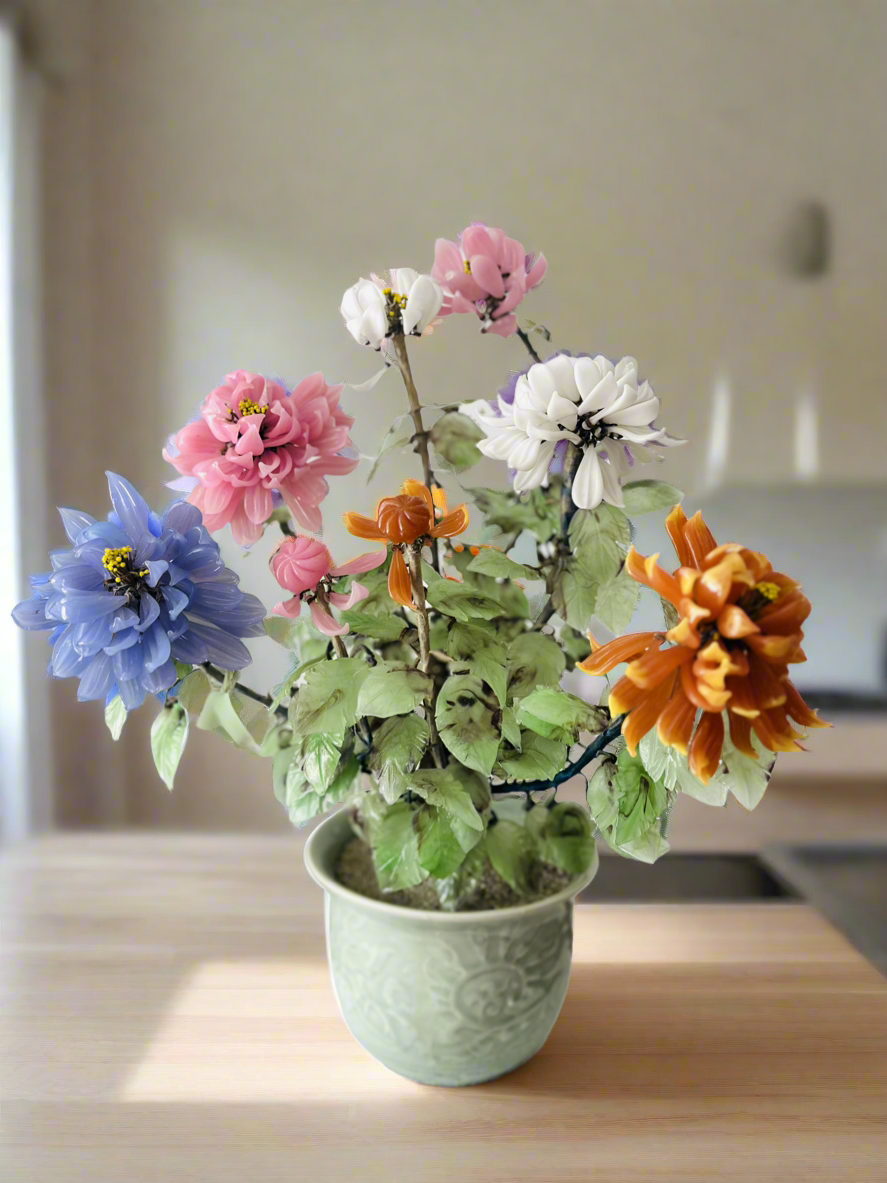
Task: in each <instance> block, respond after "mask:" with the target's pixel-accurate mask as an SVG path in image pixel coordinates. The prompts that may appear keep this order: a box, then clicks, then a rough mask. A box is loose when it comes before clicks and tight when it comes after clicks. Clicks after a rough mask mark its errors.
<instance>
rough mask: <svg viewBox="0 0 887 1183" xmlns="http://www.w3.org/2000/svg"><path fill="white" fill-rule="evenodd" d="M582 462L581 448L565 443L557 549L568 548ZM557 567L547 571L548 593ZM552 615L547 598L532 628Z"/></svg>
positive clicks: (550, 605) (541, 624)
mask: <svg viewBox="0 0 887 1183" xmlns="http://www.w3.org/2000/svg"><path fill="white" fill-rule="evenodd" d="M581 463H582V449H581V448H577V447H576V445H575V444H573V443H569V444H567V454H566V456H565V457H564V476H563V484H562V486H561V528H560V534H559V536H558V543H559V547H558V549H559V550H562V549H566V550H567V551H569V548H570V523H571V522H572V520H573V517H574V515H575V513H576V506H575V504H574V503H573V493H572V490H573V481H574V479H575V477H576V473H577V472H578V470H579V465H580V464H581ZM557 573H558V567H557V565H555V566H554V567H553V568H552V570H551V571H550V572H549V576H548V579H549V588H548V593H549V596H550V595H551V586H550V584H551V581H552V580H554V579H555V578H556V577H557ZM552 616H554V605H553V603H552V602H551V600H550V599H549V601H548V603H547V604H546V605H545V607H544V608H543V609H542V611H541V612H540V613H539V615H538V616H537V617H536V620H535V622H534V624H533V628H534V629H540V628H542V627H543V626H544V625H546V624H547V623H548V621H549V620H551V618H552Z"/></svg>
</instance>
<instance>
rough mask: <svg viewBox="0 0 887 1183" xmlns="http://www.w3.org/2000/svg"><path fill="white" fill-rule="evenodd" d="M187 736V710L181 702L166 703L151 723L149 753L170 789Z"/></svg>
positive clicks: (161, 777)
mask: <svg viewBox="0 0 887 1183" xmlns="http://www.w3.org/2000/svg"><path fill="white" fill-rule="evenodd" d="M187 738H188V712H187V711H186V710H185V708H184V707H183V706H182V705H181V703H178V702H170V703H167V704H166V706H164V707H163V708H162V709H161V711H160V714H159V715H158V716H157V718H156V719H155V720H154V722H153V723H152V725H151V755H152V756H153V757H154V767H155V768H156V769H157V772H158V774H159V776H160V779H161V780H162V781H163V783H164V784H165V785H166V787H167V788H168V789H172V786H173V781H174V780H175V775H176V769H177V768H178V766H179V760H181V758H182V752H183V751H184V750H185V741H186V740H187Z"/></svg>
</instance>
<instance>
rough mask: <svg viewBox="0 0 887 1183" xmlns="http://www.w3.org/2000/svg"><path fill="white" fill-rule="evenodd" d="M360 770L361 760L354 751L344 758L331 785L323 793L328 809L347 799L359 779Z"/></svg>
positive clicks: (324, 802) (324, 803)
mask: <svg viewBox="0 0 887 1183" xmlns="http://www.w3.org/2000/svg"><path fill="white" fill-rule="evenodd" d="M359 772H360V761H359V760H358V758H357V757H356V756H355V755H354V754H353V753H352V754H351V755H350V756H348V758H347V759H345V760H343V761H342V762H341V764H340V765H339V767H338V769H337V770H336V775H335V776H334V777H333V779H332V781H331V782H330V787H329V788H328V789H327V791H326V792H325V793H324V795H323V807H324V809H328V808H329V807H330V806H331V805H337V804H338V803H339V802H340V801H345V800H346V799H347V798H348V796H349V794H350V793H351V791H352V789H353V788H354V782H355V780H357V777H358V773H359Z"/></svg>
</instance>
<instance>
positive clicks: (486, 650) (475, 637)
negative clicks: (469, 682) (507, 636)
mask: <svg viewBox="0 0 887 1183" xmlns="http://www.w3.org/2000/svg"><path fill="white" fill-rule="evenodd" d="M446 645H447V652H448V653H449V654H450V656H451V657H454V658H456V661H457V664H460V665H461V664H462V663H463V662H464V663H467V665H468V667H469V671H470V672H471V673H472V674H474V675H475V677H478V678H482V679H483V680H484V681H485V682H486V683H487V684H488V685H489V686H490V687H491V688H492V690H493V692H494V693H495V695H496V697H497V698H498V700H499V705H500V706H503V705H504V704H505V646H504V645H503V644H502V642H501V641H499V640H498V639H497V637H496V634H495V632H493V630H492V628H491V627H490V626H489V625H487V624H479V623H474V624H464V623H460V622H459V621H457V620H454V621H451V623H450V629H449V634H448V636H447V642H446Z"/></svg>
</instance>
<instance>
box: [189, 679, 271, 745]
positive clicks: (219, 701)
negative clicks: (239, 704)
mask: <svg viewBox="0 0 887 1183" xmlns="http://www.w3.org/2000/svg"><path fill="white" fill-rule="evenodd" d="M197 726H198V727H199V728H200V730H201V731H213V732H215V733H216V734H217V735H221V736H223V737H224V738H225V739H229V740H230V741H231V742H232V743H233V744H234V745H235V746H236V747H238V748H245V749H246V751H248V752H254V753H256V754H257V753H258V751H259V747H258V745H257V743H256V741H255V740H254V739H253V737H252V735H250V732H249V729H248V728H247V726H246V724H245V723H244V722H243V720H242V719H241V718H240V716H239V715H238V713H237V711H236V710H235V708H234V703H233V702H232V701H231V696H230V694H228V693H227V691H225V690H211V691H210V693H209V694H208V695H207V698H206V702H205V703H204V704H203V710H202V711H201V712H200V717H199V719H198V720H197Z"/></svg>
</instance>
